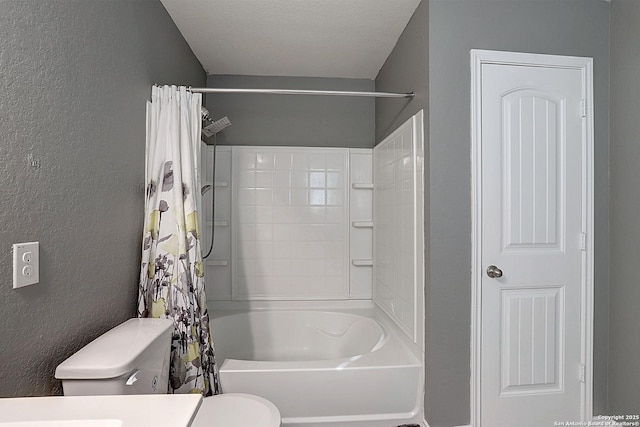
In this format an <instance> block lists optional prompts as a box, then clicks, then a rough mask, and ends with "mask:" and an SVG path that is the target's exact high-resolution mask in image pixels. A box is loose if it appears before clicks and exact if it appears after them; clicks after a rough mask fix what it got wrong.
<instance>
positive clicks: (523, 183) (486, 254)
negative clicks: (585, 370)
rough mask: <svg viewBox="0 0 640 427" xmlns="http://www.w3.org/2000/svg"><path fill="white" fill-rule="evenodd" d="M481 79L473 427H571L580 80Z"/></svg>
mask: <svg viewBox="0 0 640 427" xmlns="http://www.w3.org/2000/svg"><path fill="white" fill-rule="evenodd" d="M481 76H482V77H481V136H480V137H481V141H482V152H481V153H480V156H481V182H482V183H481V194H482V201H481V208H480V209H481V218H482V221H481V224H480V233H481V234H482V237H481V241H482V246H481V256H480V259H481V265H480V268H481V269H482V279H481V286H480V289H481V291H480V292H481V294H480V298H481V301H482V303H481V325H482V326H481V353H480V354H481V355H480V357H481V359H480V390H481V394H480V396H481V397H480V401H481V425H482V426H484V427H500V426H504V427H511V426H519V427H523V426H531V427H534V426H535V427H539V426H552V425H554V424H553V422H554V421H567V420H580V417H581V401H582V400H581V399H582V397H581V390H582V384H581V369H582V368H581V364H582V356H581V349H582V342H581V336H582V332H581V326H582V325H581V309H582V308H583V307H582V306H581V305H582V304H581V301H582V280H583V252H582V247H581V246H582V244H581V241H582V239H583V238H584V236H583V235H582V233H583V230H584V225H585V221H584V217H583V214H584V200H583V198H584V194H585V193H584V188H585V178H584V175H583V173H584V169H583V168H584V164H585V157H584V156H585V144H584V141H585V135H584V132H583V120H584V119H583V98H584V94H583V88H584V83H583V73H582V72H581V70H579V69H575V68H573V69H570V68H554V67H544V66H522V65H508V64H491V63H488V64H487V63H485V64H482V69H481ZM491 266H495V267H496V268H495V269H494V273H493V276H494V277H490V276H491V275H492V274H490V272H489V271H488V269H490V268H491ZM498 270H499V271H498ZM500 273H502V277H497V276H499V275H500Z"/></svg>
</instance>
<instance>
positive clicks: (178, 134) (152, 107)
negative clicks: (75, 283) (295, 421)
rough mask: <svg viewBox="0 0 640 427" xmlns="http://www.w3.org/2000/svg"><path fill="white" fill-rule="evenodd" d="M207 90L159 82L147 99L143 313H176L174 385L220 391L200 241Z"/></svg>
mask: <svg viewBox="0 0 640 427" xmlns="http://www.w3.org/2000/svg"><path fill="white" fill-rule="evenodd" d="M201 100H202V95H201V94H199V93H190V92H188V91H187V90H186V88H185V87H179V88H178V87H176V86H164V87H157V86H154V87H153V89H152V94H151V102H148V103H147V148H146V164H145V171H146V172H145V174H146V177H145V179H146V185H147V192H146V206H145V221H144V234H143V244H142V265H141V271H140V286H139V294H138V317H162V318H170V319H173V322H174V325H175V329H174V331H173V338H172V343H171V366H170V370H169V392H170V393H203V394H204V395H205V396H206V395H211V394H218V393H219V392H220V388H219V383H218V370H217V366H216V363H215V356H214V349H213V342H212V339H211V335H210V329H209V314H208V312H207V305H206V302H207V298H206V296H205V289H204V265H203V262H202V251H201V248H200V238H201V236H200V229H199V225H198V221H199V220H198V209H197V197H196V195H197V192H198V191H200V188H199V182H198V178H197V173H196V170H197V168H198V164H199V158H198V154H199V150H200V131H201V126H202V122H201V120H202V118H201V117H202V116H201V112H200V105H201Z"/></svg>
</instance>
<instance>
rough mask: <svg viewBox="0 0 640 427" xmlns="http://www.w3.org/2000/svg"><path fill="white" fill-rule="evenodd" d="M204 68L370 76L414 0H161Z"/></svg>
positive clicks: (395, 37) (274, 73)
mask: <svg viewBox="0 0 640 427" xmlns="http://www.w3.org/2000/svg"><path fill="white" fill-rule="evenodd" d="M161 1H162V4H163V5H164V7H165V8H166V9H167V11H168V12H169V14H170V15H171V17H172V18H173V20H174V22H175V23H176V25H177V26H178V28H179V29H180V32H182V35H183V36H184V38H185V39H186V41H187V43H189V45H190V46H191V49H193V52H194V53H195V54H196V56H197V57H198V59H199V60H200V62H201V63H202V65H203V67H204V68H205V70H206V71H207V73H209V74H241V75H264V76H303V77H346V78H368V79H373V78H375V77H376V75H377V74H378V71H379V70H380V68H381V67H382V65H383V64H384V61H385V60H386V59H387V56H388V55H389V53H390V52H391V50H392V49H393V47H394V46H395V44H396V42H397V41H398V37H400V34H401V33H402V31H403V30H404V27H405V26H406V25H407V22H409V19H410V18H411V15H412V14H413V12H414V10H415V9H416V7H417V6H418V4H419V3H420V0H188V1H185V0H161Z"/></svg>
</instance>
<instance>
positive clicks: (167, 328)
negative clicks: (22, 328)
mask: <svg viewBox="0 0 640 427" xmlns="http://www.w3.org/2000/svg"><path fill="white" fill-rule="evenodd" d="M172 331H173V320H171V319H129V320H127V321H126V322H124V323H122V324H120V325H119V326H116V327H115V328H113V329H111V330H110V331H108V332H106V333H105V334H103V335H101V336H100V337H98V338H96V339H95V340H94V341H92V342H90V343H89V344H87V345H86V346H85V347H83V348H82V349H80V350H79V351H78V352H77V353H75V354H74V355H72V356H71V357H69V358H68V359H67V360H65V361H64V362H62V363H61V364H60V365H58V367H57V368H56V374H55V376H56V378H57V379H59V380H62V388H63V391H64V394H65V396H94V395H113V394H125V395H126V394H154V393H166V391H167V386H168V381H169V356H170V347H171V333H172ZM280 426H281V419H280V412H279V411H278V408H276V406H275V405H274V404H273V403H271V402H269V401H268V400H266V399H263V398H262V397H259V396H253V395H250V394H242V393H229V394H220V395H217V396H211V397H206V398H204V400H203V401H202V405H201V406H200V409H199V410H198V413H197V414H196V417H195V420H194V421H193V424H192V427H280Z"/></svg>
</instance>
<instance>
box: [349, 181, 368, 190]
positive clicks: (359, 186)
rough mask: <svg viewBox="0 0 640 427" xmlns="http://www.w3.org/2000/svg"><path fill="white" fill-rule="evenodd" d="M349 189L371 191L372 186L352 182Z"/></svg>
mask: <svg viewBox="0 0 640 427" xmlns="http://www.w3.org/2000/svg"><path fill="white" fill-rule="evenodd" d="M351 188H353V189H354V190H373V184H370V183H358V182H354V183H353V184H351Z"/></svg>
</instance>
